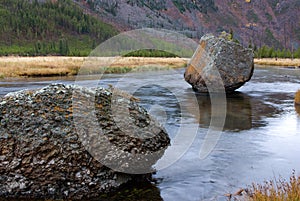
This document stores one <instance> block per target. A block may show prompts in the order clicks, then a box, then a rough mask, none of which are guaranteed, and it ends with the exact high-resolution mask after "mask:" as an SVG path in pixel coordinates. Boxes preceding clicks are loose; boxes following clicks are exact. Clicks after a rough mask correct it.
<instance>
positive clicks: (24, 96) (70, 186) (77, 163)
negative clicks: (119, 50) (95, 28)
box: [0, 84, 170, 199]
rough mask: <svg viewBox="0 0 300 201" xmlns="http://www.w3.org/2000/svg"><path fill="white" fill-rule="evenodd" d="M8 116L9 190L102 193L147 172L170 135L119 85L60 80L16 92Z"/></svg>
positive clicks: (1, 103) (6, 104)
mask: <svg viewBox="0 0 300 201" xmlns="http://www.w3.org/2000/svg"><path fill="white" fill-rule="evenodd" d="M87 100H88V101H87ZM116 103H122V104H123V105H122V107H123V109H122V108H121V106H120V104H116ZM114 106H115V107H116V108H113V107H114ZM124 107H125V109H124ZM90 109H91V110H90ZM115 109H117V111H121V112H125V111H127V112H128V113H124V114H128V115H127V116H126V115H123V116H122V115H121V116H122V118H119V117H120V114H117V115H116V114H115V112H117V111H116V110H115ZM118 115H119V117H115V116H118ZM92 118H94V119H92ZM87 123H89V124H87ZM125 123H126V125H127V126H126V127H122V125H124V124H125ZM0 124H1V127H0V196H2V197H15V198H20V197H26V198H55V199H61V198H66V199H81V198H83V197H84V198H87V199H88V198H92V197H98V196H99V195H101V194H102V193H105V192H111V191H113V190H115V189H117V188H118V187H120V186H121V185H122V184H125V183H127V182H128V181H130V180H131V181H134V180H137V179H138V180H141V179H146V178H147V177H148V176H149V174H147V173H151V171H152V172H153V171H154V170H153V169H152V165H153V164H154V163H155V162H156V161H157V160H158V159H159V158H160V157H161V156H162V154H163V153H164V150H165V149H166V148H167V146H168V145H169V143H170V140H169V137H168V135H167V133H166V131H165V130H164V129H163V128H161V127H160V126H159V125H158V123H157V122H156V121H154V120H153V119H152V118H151V117H150V116H149V115H148V113H147V112H146V111H145V110H144V109H142V108H141V107H139V106H138V105H137V103H136V100H135V98H133V97H130V96H129V95H126V94H125V93H121V92H119V91H118V92H117V93H114V92H113V90H112V89H109V90H108V89H103V88H97V89H95V90H90V89H87V88H82V87H78V86H71V85H70V86H65V85H60V84H56V85H50V86H48V87H45V88H43V89H40V90H36V91H21V92H17V93H13V94H8V95H7V96H5V97H4V98H2V99H0ZM94 125H96V126H94ZM133 129H134V130H133ZM112 148H113V149H112ZM105 149H106V150H105ZM96 153H97V154H96ZM101 157H102V158H101ZM108 161H110V162H111V163H108ZM113 164H114V165H115V166H113ZM126 168H127V169H126ZM128 168H129V169H128ZM122 170H124V171H123V172H125V173H121V172H122ZM128 170H132V171H133V172H132V173H128V172H129V171H128ZM134 172H136V173H138V174H139V175H134ZM143 173H144V174H143Z"/></svg>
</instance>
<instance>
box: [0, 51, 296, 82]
mask: <svg viewBox="0 0 300 201" xmlns="http://www.w3.org/2000/svg"><path fill="white" fill-rule="evenodd" d="M112 61H113V62H112ZM187 61H188V59H186V58H161V57H121V58H109V57H101V58H88V57H62V56H41V57H0V78H6V77H43V76H71V75H76V74H78V72H79V71H80V73H81V74H95V73H103V72H104V69H105V73H126V72H129V71H131V70H139V71H141V70H145V71H146V70H162V69H170V68H180V67H184V66H186V65H187ZM254 62H255V64H258V65H269V66H294V67H299V66H300V59H293V60H291V59H277V60H275V59H255V60H254ZM82 66H84V68H82ZM137 67H140V68H137Z"/></svg>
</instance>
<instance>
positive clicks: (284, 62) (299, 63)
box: [254, 58, 300, 67]
mask: <svg viewBox="0 0 300 201" xmlns="http://www.w3.org/2000/svg"><path fill="white" fill-rule="evenodd" d="M254 63H255V64H256V65H265V66H288V67H300V59H275V58H262V59H257V58H255V59H254Z"/></svg>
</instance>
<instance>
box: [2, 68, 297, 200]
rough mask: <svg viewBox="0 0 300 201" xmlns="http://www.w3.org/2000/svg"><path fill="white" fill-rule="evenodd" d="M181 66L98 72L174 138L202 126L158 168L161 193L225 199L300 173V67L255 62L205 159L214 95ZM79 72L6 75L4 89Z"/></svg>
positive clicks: (90, 82)
mask: <svg viewBox="0 0 300 201" xmlns="http://www.w3.org/2000/svg"><path fill="white" fill-rule="evenodd" d="M183 72H184V70H183V69H181V70H178V71H172V70H170V71H159V72H140V73H128V74H119V75H118V74H115V75H105V76H103V77H102V79H101V80H100V85H102V86H105V87H107V86H108V85H110V84H112V85H116V86H117V87H119V88H122V89H127V90H129V91H130V92H133V93H134V95H135V96H137V97H139V98H140V104H141V105H142V106H144V107H145V108H147V109H148V110H149V111H150V112H151V114H152V115H154V116H155V117H156V118H157V119H158V120H159V121H160V122H161V123H162V124H163V125H164V126H165V127H166V129H167V131H168V132H169V134H170V136H171V138H172V139H174V138H175V137H176V134H177V133H178V130H179V128H180V126H182V125H185V126H190V127H196V128H197V133H196V137H195V139H194V140H193V143H192V145H191V146H190V147H189V149H188V151H187V152H186V153H184V155H183V157H181V158H180V159H179V160H177V161H176V162H175V163H174V164H173V165H171V166H170V167H168V168H166V169H162V170H159V171H158V172H157V174H156V175H155V176H154V177H155V178H156V179H157V180H158V183H157V184H156V186H157V189H158V190H159V191H160V196H161V198H162V199H163V200H168V201H169V200H170V201H173V200H206V199H207V200H225V197H224V196H223V195H224V194H225V193H228V192H231V193H234V192H235V191H237V190H238V189H239V188H241V187H247V185H251V183H252V182H262V181H264V180H266V179H272V178H274V177H275V176H276V177H278V176H282V177H284V178H288V177H289V176H290V174H291V173H292V170H293V169H295V170H296V173H297V174H300V172H299V171H300V167H299V162H300V147H299V142H300V114H298V113H297V112H296V111H297V110H298V111H299V110H300V109H299V108H295V106H294V103H293V99H294V94H295V92H296V91H297V90H298V89H300V71H299V69H284V68H256V69H255V72H254V75H253V78H252V80H251V81H250V82H248V83H247V84H245V85H244V86H243V87H242V88H240V89H239V90H238V91H237V92H236V93H234V94H230V95H227V98H226V102H227V115H226V120H225V125H224V129H223V132H222V135H221V138H220V139H219V141H218V144H217V146H216V147H215V148H214V150H213V152H212V153H211V154H210V155H209V156H208V157H207V158H205V159H204V160H200V159H199V151H200V147H201V145H202V143H203V139H204V137H205V136H206V134H207V130H208V128H209V125H210V120H211V101H210V97H209V96H207V95H204V94H195V92H194V91H192V90H191V87H190V85H188V84H187V83H186V82H185V81H184V79H183ZM74 79H76V78H74V77H73V78H72V77H70V78H63V77H58V78H51V79H48V78H43V79H18V80H16V79H13V80H2V81H0V96H3V95H5V94H6V93H8V92H13V91H18V90H21V89H33V88H39V87H42V86H45V85H48V84H50V83H65V84H73V83H74ZM98 82H99V80H98V78H97V77H95V76H89V77H88V79H87V77H85V78H84V79H83V80H81V81H79V82H78V84H82V85H84V86H89V87H95V86H97V84H98ZM194 98H196V100H197V102H198V103H197V105H195V104H194V102H193V101H192V100H193V99H194ZM224 104H225V103H224ZM182 106H184V108H183V107H182ZM198 110H199V111H200V115H199V114H197V111H198Z"/></svg>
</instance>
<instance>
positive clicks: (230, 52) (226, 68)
mask: <svg viewBox="0 0 300 201" xmlns="http://www.w3.org/2000/svg"><path fill="white" fill-rule="evenodd" d="M253 56H254V55H253V51H252V50H251V49H249V48H243V47H242V46H241V45H240V44H238V43H236V42H233V41H229V40H226V39H224V38H217V37H214V36H213V35H210V34H208V35H205V36H203V37H202V38H201V40H200V45H199V47H198V49H197V51H196V52H195V54H194V56H193V57H192V59H191V62H190V64H189V65H188V67H187V68H186V71H185V74H184V78H185V80H186V81H187V82H188V83H189V84H191V85H192V87H193V89H194V90H196V91H199V92H203V93H207V92H209V91H210V92H214V91H219V88H220V87H219V86H218V85H223V86H224V88H225V91H226V92H232V91H234V90H236V89H238V88H239V87H241V86H242V85H244V84H245V82H247V81H249V80H250V79H251V77H252V74H253V70H254V61H253ZM217 71H218V73H217ZM219 77H221V79H222V82H223V83H221V84H220V83H219V84H218V83H214V82H219V81H218V78H219ZM208 85H209V89H208Z"/></svg>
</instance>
